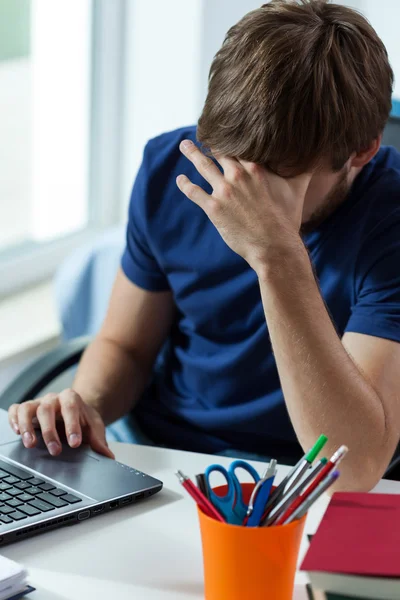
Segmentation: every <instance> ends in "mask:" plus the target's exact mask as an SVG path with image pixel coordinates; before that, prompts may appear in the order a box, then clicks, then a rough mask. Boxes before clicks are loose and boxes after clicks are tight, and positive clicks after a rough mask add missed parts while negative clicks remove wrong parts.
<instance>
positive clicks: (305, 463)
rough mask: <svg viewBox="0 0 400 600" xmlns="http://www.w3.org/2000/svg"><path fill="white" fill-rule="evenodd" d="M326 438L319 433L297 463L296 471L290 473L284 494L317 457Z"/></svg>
mask: <svg viewBox="0 0 400 600" xmlns="http://www.w3.org/2000/svg"><path fill="white" fill-rule="evenodd" d="M327 441H328V438H327V437H326V435H320V436H319V438H318V439H317V441H316V442H315V444H314V446H313V447H312V448H311V450H309V451H308V452H307V454H306V455H305V457H304V458H303V460H302V461H301V462H300V463H299V464H298V466H297V469H296V471H295V472H294V474H293V475H292V477H291V479H289V481H288V482H287V484H286V485H285V494H286V493H287V492H290V490H291V489H293V487H294V486H295V485H296V483H298V482H299V481H300V479H301V478H302V477H303V475H304V473H305V472H306V471H307V470H308V469H309V467H311V465H312V463H313V462H314V460H315V459H316V458H317V456H318V454H319V453H320V452H321V450H322V448H323V447H324V446H325V444H326V442H327Z"/></svg>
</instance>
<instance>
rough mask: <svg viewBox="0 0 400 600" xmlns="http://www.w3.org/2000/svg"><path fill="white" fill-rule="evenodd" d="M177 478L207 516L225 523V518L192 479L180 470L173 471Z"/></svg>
mask: <svg viewBox="0 0 400 600" xmlns="http://www.w3.org/2000/svg"><path fill="white" fill-rule="evenodd" d="M175 475H176V476H177V478H178V479H179V483H180V484H181V485H182V486H183V487H184V488H185V490H186V491H187V493H188V494H189V495H190V496H191V497H192V498H193V500H194V501H195V502H196V503H197V504H198V505H199V507H200V508H201V510H202V511H203V512H204V513H205V514H206V515H207V516H208V517H211V518H213V519H215V520H216V521H220V522H221V523H225V519H224V518H223V517H222V516H221V515H220V513H219V512H218V511H217V509H216V508H215V506H214V505H213V504H212V503H211V502H210V500H208V499H207V498H206V497H205V495H204V494H202V492H201V491H200V490H199V488H197V487H196V486H195V485H194V483H193V481H192V480H191V479H190V478H189V477H188V476H187V475H185V474H184V473H182V471H177V472H176V473H175Z"/></svg>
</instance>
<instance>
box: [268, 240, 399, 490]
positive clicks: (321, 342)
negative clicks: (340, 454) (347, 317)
mask: <svg viewBox="0 0 400 600" xmlns="http://www.w3.org/2000/svg"><path fill="white" fill-rule="evenodd" d="M259 280H260V288H261V295H262V300H263V305H264V311H265V316H266V320H267V324H268V328H269V334H270V338H271V343H272V347H273V351H274V355H275V359H276V363H277V367H278V372H279V376H280V380H281V385H282V390H283V393H284V397H285V401H286V405H287V408H288V411H289V415H290V418H291V420H292V424H293V427H294V429H295V431H296V434H297V436H298V439H299V441H300V443H301V445H302V446H303V448H304V449H307V448H309V447H310V446H312V445H313V443H314V442H315V440H316V438H317V437H318V435H319V434H321V433H325V434H326V435H327V436H328V437H329V447H328V450H327V452H328V453H329V452H333V451H334V450H335V449H336V448H337V447H338V446H339V445H341V444H346V445H347V446H349V448H350V452H349V455H348V457H347V458H346V460H345V461H344V462H343V465H342V469H341V471H342V477H341V480H340V487H341V488H345V489H366V488H370V487H372V486H373V485H374V484H375V483H376V481H377V479H379V478H380V477H381V476H382V474H383V469H384V465H385V460H387V448H385V443H386V437H387V436H386V419H385V413H384V408H383V404H382V402H381V401H380V398H379V396H378V394H377V393H376V392H375V390H374V389H373V388H372V386H371V385H370V384H369V383H368V381H367V380H366V379H365V378H364V377H363V375H362V374H361V372H360V371H359V369H358V368H357V366H356V365H355V364H354V362H353V360H352V359H351V358H350V356H349V355H348V353H347V352H346V350H345V348H344V347H343V344H342V342H341V340H340V339H339V337H338V335H337V333H336V331H335V328H334V326H333V324H332V322H331V319H330V317H329V315H328V312H327V309H326V307H325V305H324V302H323V300H322V297H321V294H320V292H319V289H318V286H317V283H316V281H315V278H314V275H313V271H312V266H311V263H310V260H309V257H308V254H307V251H306V249H305V247H304V246H303V244H302V242H301V240H300V238H299V243H298V247H297V249H296V248H295V249H294V251H293V249H291V250H288V252H287V253H285V254H284V255H283V256H282V257H276V260H275V261H274V262H273V263H271V265H268V266H265V268H263V269H262V272H259Z"/></svg>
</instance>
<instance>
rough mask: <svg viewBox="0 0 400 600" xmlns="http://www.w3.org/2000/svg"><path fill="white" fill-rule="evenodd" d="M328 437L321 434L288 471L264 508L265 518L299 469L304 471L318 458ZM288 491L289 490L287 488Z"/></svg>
mask: <svg viewBox="0 0 400 600" xmlns="http://www.w3.org/2000/svg"><path fill="white" fill-rule="evenodd" d="M327 440H328V438H327V437H326V435H320V437H319V438H318V440H317V441H316V442H315V444H314V446H313V447H312V448H311V450H309V451H308V452H307V454H305V455H304V456H303V458H301V459H300V460H299V462H298V463H297V465H295V466H294V467H293V468H292V469H291V470H290V471H289V473H288V475H286V477H285V478H284V479H283V480H282V481H281V483H280V484H279V485H278V487H277V488H276V489H275V490H274V491H273V492H272V494H271V496H270V498H269V500H268V502H267V504H266V506H265V509H264V518H265V516H266V515H268V514H269V512H270V511H271V509H272V507H273V506H274V504H275V503H276V502H277V501H278V500H279V498H280V497H281V496H282V494H283V492H284V491H285V490H286V486H287V485H288V484H289V483H290V486H291V484H292V478H293V476H297V471H299V470H301V471H302V472H303V473H304V470H303V469H304V468H305V470H307V469H308V467H309V466H310V464H311V462H313V461H314V459H315V458H316V456H317V455H318V453H319V452H320V451H321V449H322V448H323V446H324V445H325V444H326V442H327ZM286 491H287V490H286Z"/></svg>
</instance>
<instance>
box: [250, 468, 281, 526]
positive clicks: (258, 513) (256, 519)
mask: <svg viewBox="0 0 400 600" xmlns="http://www.w3.org/2000/svg"><path fill="white" fill-rule="evenodd" d="M276 464H277V462H276V460H275V459H272V460H271V462H270V464H269V467H268V469H267V471H266V473H265V475H264V477H263V478H262V480H261V481H260V482H259V483H258V484H257V486H256V488H255V490H254V492H255V494H254V497H253V496H252V498H251V499H250V503H249V511H248V515H249V516H248V518H247V522H246V527H258V525H259V524H260V522H261V519H262V517H263V514H264V511H265V505H266V504H267V501H268V498H269V495H270V492H271V488H272V485H273V483H274V479H275V474H276Z"/></svg>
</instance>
